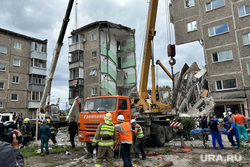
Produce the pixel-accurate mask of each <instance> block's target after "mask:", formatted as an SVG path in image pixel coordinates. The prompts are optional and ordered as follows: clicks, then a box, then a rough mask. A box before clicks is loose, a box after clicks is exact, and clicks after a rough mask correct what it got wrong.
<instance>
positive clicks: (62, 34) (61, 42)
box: [39, 0, 74, 112]
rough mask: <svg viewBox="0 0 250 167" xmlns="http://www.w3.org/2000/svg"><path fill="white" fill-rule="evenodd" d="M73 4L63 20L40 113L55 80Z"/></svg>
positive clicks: (68, 8)
mask: <svg viewBox="0 0 250 167" xmlns="http://www.w3.org/2000/svg"><path fill="white" fill-rule="evenodd" d="M73 3H74V0H69V3H68V7H67V10H66V13H65V17H64V19H63V23H62V27H61V31H60V34H59V37H58V40H57V43H56V47H55V49H54V53H53V58H52V61H51V64H50V70H49V74H48V77H47V80H46V85H45V88H44V91H43V96H42V100H41V102H40V109H39V110H40V112H41V111H45V103H46V99H47V96H48V93H49V91H50V89H51V82H52V80H53V78H54V73H55V69H56V64H57V61H58V58H59V54H60V51H61V47H62V45H63V38H64V36H65V32H66V29H67V26H68V22H69V17H70V13H71V10H72V7H73Z"/></svg>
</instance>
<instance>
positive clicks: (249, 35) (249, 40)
mask: <svg viewBox="0 0 250 167" xmlns="http://www.w3.org/2000/svg"><path fill="white" fill-rule="evenodd" d="M242 37H243V43H244V45H249V44H250V33H247V34H243V36H242Z"/></svg>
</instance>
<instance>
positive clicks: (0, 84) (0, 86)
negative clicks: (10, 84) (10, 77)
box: [0, 82, 4, 90]
mask: <svg viewBox="0 0 250 167" xmlns="http://www.w3.org/2000/svg"><path fill="white" fill-rule="evenodd" d="M1 89H4V83H3V82H0V90H1Z"/></svg>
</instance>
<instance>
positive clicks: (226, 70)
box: [170, 0, 250, 118]
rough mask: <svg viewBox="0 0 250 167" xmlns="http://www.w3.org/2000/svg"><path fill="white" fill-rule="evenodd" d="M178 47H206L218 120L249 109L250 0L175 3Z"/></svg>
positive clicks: (172, 8)
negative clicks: (193, 43) (194, 44)
mask: <svg viewBox="0 0 250 167" xmlns="http://www.w3.org/2000/svg"><path fill="white" fill-rule="evenodd" d="M170 16H171V21H172V23H174V29H175V37H176V44H177V45H181V44H186V43H190V42H194V41H199V42H200V44H201V45H202V46H203V48H204V55H205V63H206V68H207V75H208V76H207V80H208V88H209V94H210V95H211V96H212V97H213V98H214V100H215V103H216V106H215V113H216V115H217V117H219V118H221V117H223V114H222V113H223V112H225V111H232V113H235V111H236V110H239V111H240V112H241V113H242V114H244V115H246V116H249V110H248V108H249V106H250V98H249V97H250V0H172V1H171V3H170Z"/></svg>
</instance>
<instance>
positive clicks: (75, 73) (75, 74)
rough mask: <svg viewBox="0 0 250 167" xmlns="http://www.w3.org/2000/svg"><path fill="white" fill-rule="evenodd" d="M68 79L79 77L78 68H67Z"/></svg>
mask: <svg viewBox="0 0 250 167" xmlns="http://www.w3.org/2000/svg"><path fill="white" fill-rule="evenodd" d="M69 73H70V74H69V75H70V79H74V78H79V69H78V68H73V69H70V70H69Z"/></svg>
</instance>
